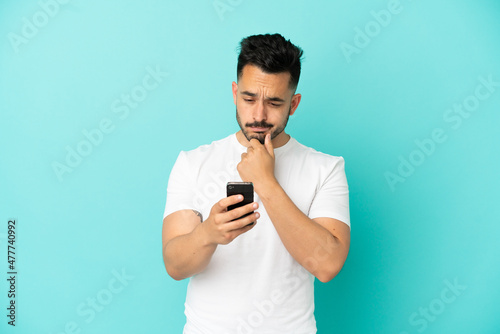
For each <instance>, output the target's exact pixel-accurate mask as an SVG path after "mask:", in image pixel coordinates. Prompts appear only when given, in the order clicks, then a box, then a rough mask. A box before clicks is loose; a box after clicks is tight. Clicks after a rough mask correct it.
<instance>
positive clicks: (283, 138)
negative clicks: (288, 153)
mask: <svg viewBox="0 0 500 334" xmlns="http://www.w3.org/2000/svg"><path fill="white" fill-rule="evenodd" d="M236 139H238V142H239V143H240V144H241V145H243V146H245V147H249V146H250V142H249V141H248V139H247V137H245V135H244V134H243V132H242V131H241V130H240V131H238V132H236ZM288 140H290V135H289V134H287V133H285V131H284V130H283V131H282V132H281V133H280V134H279V135H277V136H276V137H275V138H274V139H272V140H271V141H272V143H273V147H274V148H278V147H281V146H283V145H285V144H286V143H287V142H288Z"/></svg>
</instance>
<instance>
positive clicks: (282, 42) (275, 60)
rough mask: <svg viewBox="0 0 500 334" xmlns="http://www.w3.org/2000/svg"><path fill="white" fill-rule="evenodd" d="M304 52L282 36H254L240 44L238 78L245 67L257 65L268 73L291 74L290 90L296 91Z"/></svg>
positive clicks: (244, 39)
mask: <svg viewBox="0 0 500 334" xmlns="http://www.w3.org/2000/svg"><path fill="white" fill-rule="evenodd" d="M302 54H303V51H302V49H301V48H300V47H298V46H295V45H293V44H292V43H291V42H290V40H286V39H285V38H284V37H283V36H281V35H280V34H274V35H271V34H266V35H253V36H248V37H246V38H243V39H242V40H241V43H240V55H239V56H238V67H237V72H236V74H237V76H238V79H239V78H240V76H241V73H242V71H243V67H245V65H255V66H257V67H259V68H260V69H261V70H262V71H263V72H266V73H272V74H274V73H282V72H289V73H290V88H291V89H296V88H297V85H298V83H299V77H300V60H301V59H300V58H301V57H302Z"/></svg>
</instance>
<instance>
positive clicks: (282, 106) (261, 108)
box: [233, 65, 301, 144]
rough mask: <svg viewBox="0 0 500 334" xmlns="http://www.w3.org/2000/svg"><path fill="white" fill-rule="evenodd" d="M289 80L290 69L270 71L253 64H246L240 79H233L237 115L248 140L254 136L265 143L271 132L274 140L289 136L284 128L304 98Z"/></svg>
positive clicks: (281, 139)
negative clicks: (290, 84)
mask: <svg viewBox="0 0 500 334" xmlns="http://www.w3.org/2000/svg"><path fill="white" fill-rule="evenodd" d="M289 82H290V73H288V72H286V73H278V74H268V73H264V72H263V71H262V70H261V69H260V68H258V67H256V66H254V65H246V66H245V67H244V68H243V71H242V74H241V76H240V78H239V80H238V83H237V84H236V83H235V82H233V98H234V103H235V104H236V119H237V121H238V124H239V126H240V128H241V131H242V133H243V134H244V135H245V138H246V139H247V140H248V141H249V140H250V139H252V138H255V139H258V140H259V141H260V142H261V143H262V144H263V143H264V138H265V136H266V134H268V133H270V134H271V139H273V143H274V142H275V141H277V142H280V141H283V140H284V139H285V140H286V138H287V135H286V134H285V132H284V131H283V130H284V129H285V127H286V124H287V122H288V117H289V116H290V115H293V113H294V112H295V110H296V109H297V107H298V105H299V102H300V98H301V96H300V94H295V95H294V94H293V93H294V92H293V90H292V89H290V87H289Z"/></svg>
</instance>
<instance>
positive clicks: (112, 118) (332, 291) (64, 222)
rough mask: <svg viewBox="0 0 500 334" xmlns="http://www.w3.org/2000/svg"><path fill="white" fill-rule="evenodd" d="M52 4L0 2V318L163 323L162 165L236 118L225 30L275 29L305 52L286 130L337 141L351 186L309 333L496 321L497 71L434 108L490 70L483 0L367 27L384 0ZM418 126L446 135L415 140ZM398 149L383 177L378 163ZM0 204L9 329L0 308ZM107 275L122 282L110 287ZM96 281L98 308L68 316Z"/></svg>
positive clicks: (173, 289)
mask: <svg viewBox="0 0 500 334" xmlns="http://www.w3.org/2000/svg"><path fill="white" fill-rule="evenodd" d="M61 1H62V0H61ZM46 3H47V4H48V3H52V7H51V6H48V5H43V4H46ZM53 4H54V2H53V1H52V2H51V1H49V0H42V1H41V2H37V1H31V0H30V1H13V0H3V1H2V2H1V5H0V115H1V116H0V117H1V118H0V137H1V150H0V153H1V165H0V182H1V183H0V189H1V193H0V200H1V202H0V206H1V207H0V209H1V210H0V214H1V216H0V219H1V222H2V224H1V230H0V250H1V252H2V253H4V252H5V253H4V254H5V255H0V258H1V259H4V260H2V263H1V264H0V267H1V268H4V269H2V272H3V274H2V276H1V277H3V278H2V279H1V281H2V284H1V286H0V288H1V291H0V296H1V298H0V302H1V309H2V310H3V311H1V314H0V315H1V319H3V320H2V321H1V324H0V331H1V332H2V333H54V334H55V333H64V331H65V327H68V328H69V330H67V331H66V332H67V333H70V332H72V330H71V327H72V326H74V327H75V328H78V329H79V330H80V332H81V333H180V332H181V329H182V326H183V324H184V315H183V303H184V297H185V288H186V284H187V282H185V281H182V282H176V281H174V280H173V279H171V278H170V277H168V275H167V274H166V271H165V269H164V266H163V260H162V255H161V226H162V215H163V209H164V205H165V195H166V186H167V181H168V176H169V172H170V169H171V168H172V166H173V163H174V161H175V159H176V157H177V154H178V153H179V151H180V150H188V149H192V148H195V147H197V146H199V145H201V144H206V143H209V142H211V141H213V140H216V139H220V138H222V137H225V136H227V135H228V134H230V133H234V132H236V131H237V130H238V125H237V123H236V120H235V109H234V105H233V101H232V95H231V82H232V81H233V80H235V79H236V74H235V72H236V59H237V50H236V49H237V46H238V43H239V41H240V40H241V39H242V38H243V37H245V36H248V35H251V34H257V33H274V32H279V33H282V34H283V35H284V36H285V37H286V38H289V39H291V41H292V42H293V43H295V44H297V45H299V46H301V47H302V48H303V49H304V51H305V59H304V62H303V71H302V76H301V79H300V83H299V87H298V92H300V93H301V94H302V95H303V98H302V102H301V104H300V106H299V109H298V110H297V112H296V114H295V115H294V116H292V117H291V118H290V121H289V125H288V128H287V130H288V132H289V133H290V134H291V135H292V136H294V137H295V138H297V139H298V140H299V141H300V142H302V143H303V144H305V145H308V146H312V147H314V148H316V149H317V150H319V151H322V152H325V153H329V154H332V155H340V156H343V157H344V158H345V160H346V173H347V177H348V181H349V186H350V201H351V221H352V236H351V238H352V242H351V250H350V253H349V257H348V259H347V262H346V264H345V266H344V268H343V270H342V272H341V273H340V274H339V275H338V276H337V277H336V278H335V279H334V280H333V281H331V282H329V283H327V284H323V283H320V282H317V283H316V318H317V323H318V330H319V333H399V334H407V333H422V332H425V333H445V332H446V333H498V332H499V331H500V321H499V320H498V310H499V309H500V308H499V306H500V305H499V302H498V300H499V299H500V289H498V286H497V285H498V282H499V279H500V266H499V264H498V263H499V261H498V258H499V255H500V246H499V244H498V236H499V232H500V224H499V223H500V220H499V217H500V209H499V207H500V206H499V205H498V200H499V199H500V196H499V191H498V189H499V186H500V182H499V180H500V178H499V177H498V170H499V167H500V166H499V163H500V150H499V139H500V134H499V133H500V132H499V131H498V126H499V125H500V116H499V111H500V87H498V86H496V87H493V88H491V87H490V88H491V90H492V91H488V90H487V89H486V88H485V87H484V86H483V88H480V89H481V92H482V93H486V92H489V93H490V94H489V96H488V98H485V99H484V100H481V101H479V104H478V105H476V106H475V107H474V108H473V109H474V110H473V111H472V112H470V116H469V117H468V118H463V117H461V118H460V120H457V115H458V114H454V115H453V116H454V117H455V118H454V119H455V120H454V121H453V122H452V121H451V120H450V119H449V117H451V114H448V110H449V109H451V108H453V106H454V104H462V103H465V101H469V103H471V102H474V99H473V98H472V99H471V98H470V97H471V96H472V95H474V93H475V92H476V88H477V87H478V86H480V85H481V79H480V78H483V79H485V80H487V79H488V78H491V80H493V81H494V82H497V83H498V82H500V61H499V59H500V39H499V32H500V20H499V16H500V4H499V3H498V1H493V0H490V1H487V0H482V1H463V0H462V1H460V0H458V1H450V0H447V1H440V2H434V1H429V0H418V1H417V0H413V1H410V0H401V1H400V2H399V7H397V6H396V7H397V8H398V13H397V14H396V13H392V14H391V17H390V19H388V18H387V17H386V20H385V21H383V23H384V24H383V25H382V24H381V23H377V21H376V20H375V16H377V13H379V14H380V13H381V12H380V11H382V10H386V13H387V9H388V7H389V8H395V7H391V6H394V4H393V3H392V2H391V1H385V0H384V1H370V2H365V1H326V0H324V1H272V2H271V1H264V0H255V1H249V0H220V1H213V0H206V1H189V2H182V1H144V2H139V1H117V0H113V1H95V0H94V1H80V0H73V1H69V2H68V3H67V4H59V5H57V7H56V6H54V5H53ZM57 4H58V3H57ZM217 6H218V7H217ZM223 6H225V7H223ZM44 7H45V9H44ZM372 11H374V12H373V13H375V14H373V13H372ZM47 13H49V14H51V15H49V14H47ZM382 13H384V12H382ZM389 13H390V12H389ZM380 15H381V14H380ZM379 19H380V17H379ZM35 23H36V24H37V25H38V26H37V25H35ZM31 24H33V27H34V28H33V27H32V29H31V30H30V29H29V25H31ZM377 27H378V28H377ZM358 29H359V30H358ZM365 29H368V33H369V34H370V35H371V36H369V35H366V36H367V37H365V38H364V39H363V37H360V36H361V35H360V33H359V31H360V30H361V31H365V32H364V34H366V33H367V32H366V30H365ZM370 29H372V30H370ZM23 32H24V34H25V35H23ZM26 36H28V37H29V38H28V37H26ZM367 39H369V40H368V41H367ZM356 42H358V46H356ZM363 42H364V44H366V45H363ZM342 43H345V44H342ZM360 43H361V44H360ZM347 44H349V45H350V46H351V49H350V50H353V49H352V48H354V47H356V48H357V49H356V50H357V51H356V52H351V53H350V52H346V51H345V47H346V45H347ZM360 45H362V47H359V46H360ZM343 48H344V51H343ZM148 69H149V70H157V71H159V72H161V73H162V74H161V75H162V76H161V77H160V79H159V80H158V83H157V87H156V88H154V89H150V90H147V91H144V90H143V91H142V92H146V96H142V97H141V99H142V98H144V99H143V100H141V101H139V102H138V103H137V106H136V107H135V108H129V113H128V115H126V116H125V114H124V110H123V109H122V111H121V112H118V113H117V112H115V111H117V105H116V104H115V107H113V103H121V104H119V105H120V106H121V107H123V106H124V104H123V103H122V102H120V99H121V97H122V94H129V95H130V94H131V93H132V92H134V90H135V92H136V94H139V93H140V92H141V88H140V86H141V85H142V82H143V78H144V77H145V76H146V75H147V74H148ZM165 73H168V76H167V75H166V74H165ZM152 82H153V81H150V83H152ZM138 87H139V88H138ZM483 95H484V94H483ZM117 100H118V102H116V101H117ZM120 116H122V117H121V118H120ZM447 117H448V120H446V118H447ZM106 119H107V120H108V123H109V122H110V123H109V124H111V125H110V126H111V127H112V131H110V132H109V133H106V134H103V136H102V138H101V139H100V141H99V140H97V139H96V142H98V145H93V146H91V147H90V148H89V147H88V146H87V147H86V148H87V151H90V150H91V152H90V153H89V154H88V155H87V156H85V157H83V158H82V160H81V161H80V162H79V164H77V166H76V167H74V168H71V172H69V171H67V172H65V173H63V174H62V175H59V177H58V174H57V173H56V172H55V170H54V167H53V165H54V163H60V164H66V162H65V159H66V156H67V154H68V151H67V147H69V148H70V149H73V150H76V149H77V146H78V145H79V144H80V143H82V142H83V141H85V140H86V137H85V136H84V134H83V133H82V131H84V130H87V131H92V130H93V129H96V128H98V127H99V125H100V123H101V122H102V121H103V120H105V122H106ZM459 121H460V124H459V123H458V122H459ZM434 129H442V130H441V131H442V133H443V136H442V138H446V140H444V142H435V143H434V147H432V145H431V144H428V145H430V146H427V147H428V150H427V151H428V152H427V153H428V154H424V153H425V152H424V153H418V152H417V151H419V150H420V152H422V149H419V147H418V146H417V144H416V143H415V141H424V142H427V143H429V142H428V139H429V138H432V132H433V131H434ZM425 140H427V141H425ZM81 145H84V144H81ZM82 147H83V146H82ZM431 148H432V149H431ZM87 153H88V152H87ZM412 157H413V158H412ZM410 158H412V159H413V161H414V162H415V164H414V166H413V169H410V170H409V171H408V170H407V171H406V174H405V175H406V176H405V177H402V176H401V175H400V177H401V178H402V179H403V180H404V182H396V183H395V184H394V183H393V184H392V185H391V183H390V182H388V180H387V175H388V174H387V173H393V174H391V175H393V176H394V175H398V173H399V172H398V168H399V169H402V168H403V167H401V166H400V165H401V164H403V163H402V162H401V161H402V160H401V159H404V160H406V161H409V159H410ZM407 168H408V166H407ZM404 173H405V172H404V170H403V174H404ZM398 180H399V181H401V179H398ZM11 218H14V219H16V220H17V230H16V231H17V243H16V262H17V270H18V272H19V274H18V280H17V292H18V294H17V297H18V298H17V299H16V303H17V319H16V327H15V328H12V327H11V326H8V325H7V318H6V317H5V315H6V313H7V311H6V307H7V305H8V302H9V299H8V298H7V291H8V286H7V281H6V279H5V278H6V277H7V274H6V272H7V261H6V257H7V256H6V253H7V250H6V248H7V243H6V242H7V221H8V219H11ZM117 272H125V275H126V276H127V277H128V278H127V279H128V281H126V282H125V283H122V289H121V290H120V292H116V293H111V294H110V293H109V284H110V282H115V283H116V284H115V283H113V284H115V287H118V286H120V284H118V283H117V281H115V280H114V277H115V276H116V274H117ZM4 275H5V276H4ZM448 284H458V285H459V286H460V290H459V291H458V290H457V292H456V293H455V294H453V293H452V292H451V290H446V289H449V288H447V286H448ZM106 289H108V292H106ZM445 290H446V291H445ZM443 291H445V292H446V293H447V294H445V296H447V297H448V299H449V298H451V297H452V296H454V297H455V298H453V302H446V303H444V302H443V298H442V292H443ZM98 295H100V297H101V299H102V298H104V297H106V298H108V299H106V305H101V307H102V309H101V310H100V311H99V312H95V314H94V316H93V317H92V318H91V317H90V315H89V313H87V315H82V314H81V313H82V312H81V311H82V310H83V309H87V310H89V309H90V308H89V307H88V306H85V305H86V303H87V302H88V298H96V297H97V296H98ZM110 296H111V297H110ZM110 298H111V299H110ZM448 299H447V300H448ZM82 303H83V306H82ZM79 307H83V308H80V312H79V311H78V308H79ZM424 309H430V310H431V311H429V312H430V313H429V314H430V316H428V317H427V318H426V317H425V316H424V315H423V313H421V312H424V311H422V310H424ZM75 332H78V331H75Z"/></svg>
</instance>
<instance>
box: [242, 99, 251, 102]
mask: <svg viewBox="0 0 500 334" xmlns="http://www.w3.org/2000/svg"><path fill="white" fill-rule="evenodd" d="M243 100H245V101H246V102H253V100H252V99H243Z"/></svg>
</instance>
